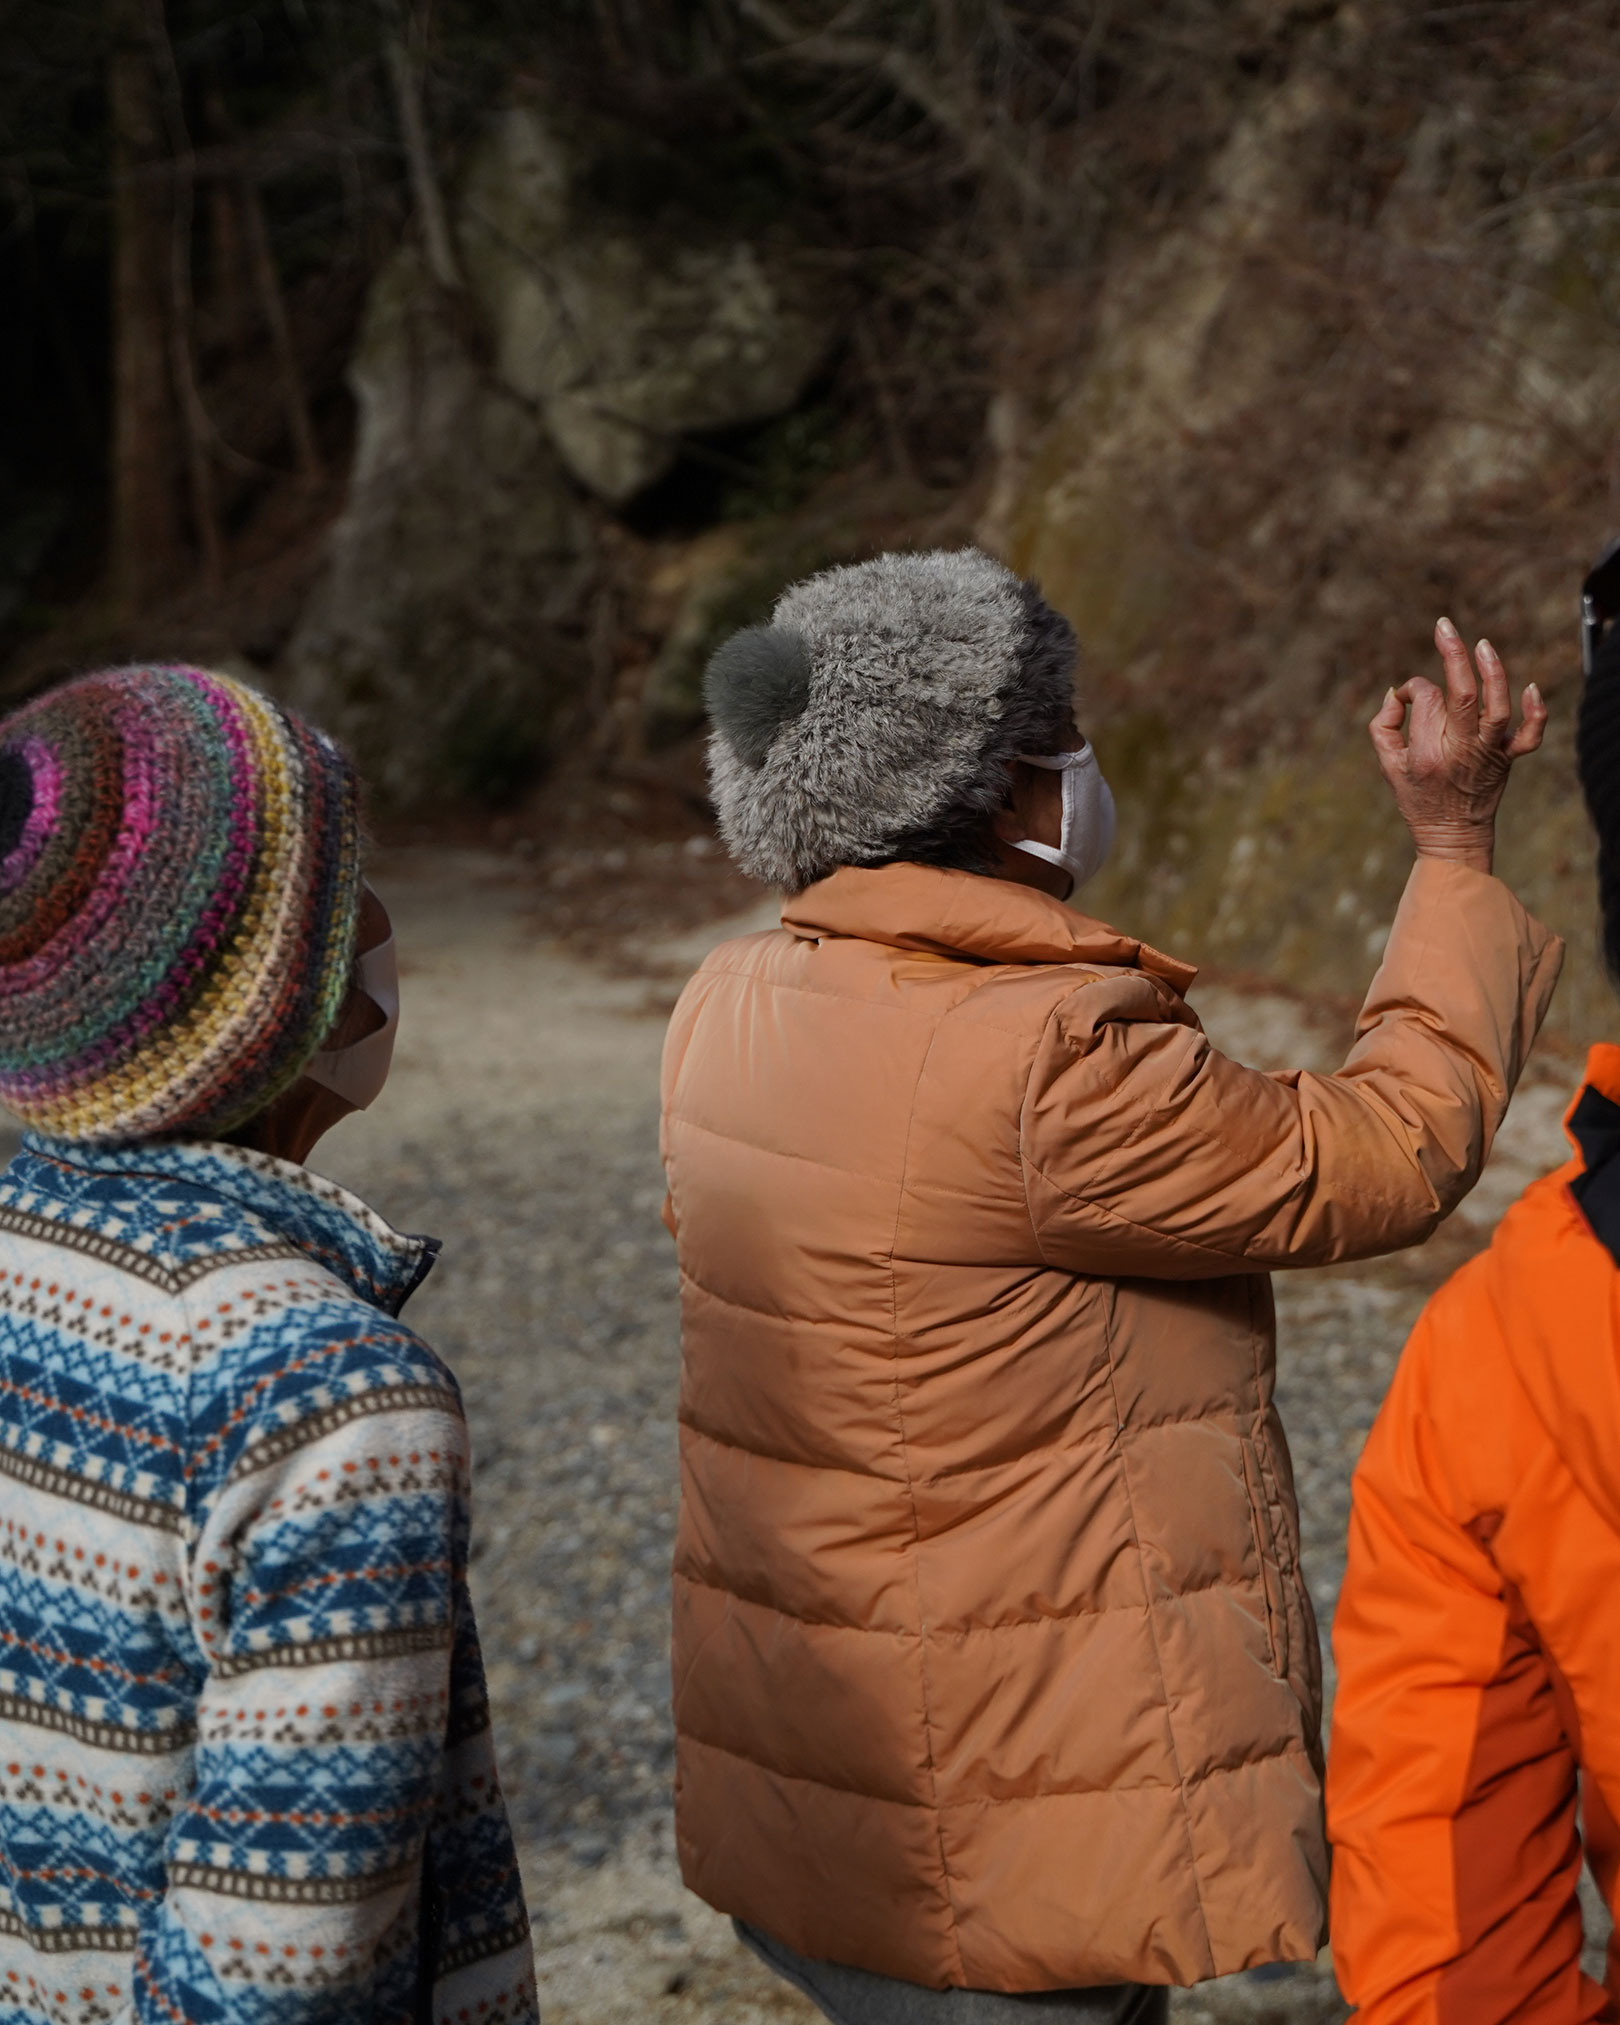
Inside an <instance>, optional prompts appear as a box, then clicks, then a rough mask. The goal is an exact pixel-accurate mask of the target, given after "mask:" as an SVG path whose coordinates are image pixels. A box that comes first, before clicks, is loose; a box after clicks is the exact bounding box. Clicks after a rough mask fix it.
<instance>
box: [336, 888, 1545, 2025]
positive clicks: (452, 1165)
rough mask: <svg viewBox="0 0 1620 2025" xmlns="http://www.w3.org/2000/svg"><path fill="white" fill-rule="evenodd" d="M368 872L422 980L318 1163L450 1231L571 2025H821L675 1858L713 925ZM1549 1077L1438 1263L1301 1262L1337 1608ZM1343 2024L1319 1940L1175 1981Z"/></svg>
mask: <svg viewBox="0 0 1620 2025" xmlns="http://www.w3.org/2000/svg"><path fill="white" fill-rule="evenodd" d="M376 878H377V884H378V886H379V888H380V889H381V890H382V892H383V893H384V895H385V897H386V898H387V899H388V901H389V904H390V906H391V908H392V909H393V911H394V914H395V919H396V924H397V928H398V934H399V942H400V949H401V965H402V971H403V976H404V993H405V1011H404V1021H403V1026H402V1033H401V1042H400V1049H399V1055H398V1059H397V1067H396V1072H395V1079H394V1081H393V1083H392V1084H391V1086H390V1089H389V1092H388V1095H387V1097H386V1098H385V1099H384V1100H383V1102H382V1103H381V1104H379V1106H378V1107H377V1109H376V1111H375V1112H374V1113H372V1114H370V1115H368V1116H366V1117H364V1118H361V1119H357V1120H354V1121H352V1122H351V1123H350V1124H347V1125H345V1126H344V1127H343V1128H342V1129H341V1130H340V1131H339V1132H337V1133H335V1134H334V1135H333V1137H332V1138H331V1139H330V1140H329V1141H328V1142H327V1143H326V1145H325V1146H324V1147H323V1148H322V1149H321V1154H320V1155H319V1156H318V1158H319V1161H320V1163H321V1164H322V1165H323V1166H325V1167H326V1169H327V1170H328V1171H329V1172H330V1173H332V1174H334V1175H335V1176H337V1177H338V1178H339V1179H341V1180H343V1181H345V1182H347V1183H349V1184H350V1185H351V1186H354V1187H356V1188H358V1189H359V1190H360V1191H361V1192H362V1193H364V1194H365V1195H366V1196H367V1197H368V1198H369V1199H370V1200H371V1201H372V1202H374V1203H375V1204H376V1206H377V1207H378V1208H379V1209H380V1210H381V1211H382V1212H383V1213H384V1214H385V1215H387V1216H389V1217H390V1218H391V1219H392V1220H393V1221H395V1222H396V1223H399V1224H401V1225H403V1226H405V1227H407V1228H412V1229H422V1230H430V1231H432V1232H434V1233H435V1234H436V1235H438V1236H440V1237H442V1238H443V1239H444V1240H445V1254H444V1260H443V1263H442V1264H441V1266H440V1268H439V1269H438V1271H437V1272H436V1273H435V1274H434V1277H433V1278H432V1280H430V1281H429V1283H428V1284H427V1286H426V1287H425V1288H424V1289H423V1291H422V1293H421V1294H420V1295H419V1296H418V1297H417V1300H416V1302H415V1303H414V1304H413V1307H412V1310H411V1315H412V1319H413V1321H414V1322H415V1323H416V1325H417V1327H418V1328H420V1329H421V1330H422V1331H423V1333H424V1334H425V1335H427V1336H428V1337H429V1338H430V1340H432V1341H433V1342H434V1343H435V1344H436V1346H437V1347H438V1348H439V1349H440V1350H441V1351H442V1352H443V1353H444V1355H445V1356H446V1357H447V1358H448V1359H449V1361H450V1362H451V1364H452V1365H453V1366H454V1367H455V1369H456V1371H457V1372H458V1374H459V1376H460V1378H461V1381H462V1385H463V1388H464V1390H465V1393H466V1398H467V1406H468V1413H469V1418H470V1420H471V1424H472V1431H473V1442H474V1453H475V1456H476V1462H477V1508H476V1542H477V1544H476V1548H475V1560H474V1568H473V1587H474V1592H475V1596H476V1600H477V1607H478V1612H479V1619H480V1623H481V1626H482V1630H483V1636H484V1645H485V1651H486V1655H487V1657H488V1661H489V1670H490V1685H491V1691H492V1694H493V1698H494V1703H495V1711H496V1721H497V1734H498V1737H499V1740H500V1748H501V1763H502V1774H503V1779H504V1783H505V1786H506V1789H507V1793H508V1797H509V1800H510V1804H511V1807H512V1811H513V1816H514V1820H515V1824H516V1827H517V1831H518V1836H519V1840H520V1843H521V1845H522V1848H523V1855H524V1874H525V1878H526V1881H527V1883H528V1887H529V1893H530V1902H531V1905H532V1907H533V1911H534V1915H535V1928H536V1951H537V1961H538V1965H539V1970H540V1976H541V1986H542V1993H543V1997H544V2002H545V2010H546V2017H547V2020H548V2025H665V2021H667V2025H676V2021H693V2020H698V2019H703V2020H710V2021H714V2025H752V2021H756V2020H767V2019H772V2020H774V2019H800V2020H804V2019H811V2018H814V2017H816V2016H818V2015H819V2014H817V2013H815V2012H814V2011H813V2010H812V2009H811V2007H810V2006H809V2005H808V2004H807V2003H806V2002H805V2001H804V2000H803V1999H802V1998H800V1997H798V1996H797V1995H795V1994H794V1993H793V1992H791V1991H788V1990H786V1989H785V1988H783V1987H781V1986H779V1985H777V1984H776V1983H775V1982H774V1981H773V1979H772V1978H771V1977H770V1976H769V1975H768V1974H767V1972H766V1971H764V1970H763V1969H762V1968H760V1967H759V1966H758V1965H757V1964H755V1963H754V1961H753V1960H752V1958H751V1957H748V1956H746V1955H745V1954H743V1953H742V1951H741V1950H740V1949H738V1948H737V1947H736V1945H735V1943H734V1942H733V1940H732V1938H731V1935H730V1931H729V1928H728V1927H727V1926H726V1924H725V1923H724V1922H722V1921H720V1920H719V1919H717V1918H716V1917H715V1915H714V1914H712V1913H710V1912H709V1911H708V1909H707V1908H706V1907H704V1906H702V1905H700V1904H699V1903H698V1902H697V1901H696V1900H695V1899H693V1898H692V1897H691V1896H690V1895H689V1894H687V1893H686V1892H684V1891H683V1889H682V1888H681V1886H680V1883H679V1880H678V1878H677V1876H676V1874H675V1869H674V1863H673V1857H672V1853H671V1837H670V1826H669V1813H668V1786H669V1777H670V1767H671V1759H672V1749H671V1739H670V1726H669V1717H668V1712H667V1660H666V1634H667V1577H668V1562H669V1553H670V1543H671V1536H672V1529H673V1520H674V1499H675V1439H674V1420H673V1414H674V1400H675V1388H676V1379H677V1365H678V1354H679V1353H678V1339H677V1329H676V1317H675V1305H674V1301H675V1271H674V1258H673V1247H672V1246H671V1244H670V1242H669V1240H668V1238H667V1236H666V1235H665V1233H664V1230H663V1228H662V1226H661V1224H660V1223H659V1221H658V1208H659V1204H660V1202H661V1200H662V1193H663V1187H662V1180H661V1177H660V1172H659V1165H658V1157H657V1071H658V1053H659V1043H660V1039H661V1033H662V1017H663V1013H664V1011H665V1010H666V1009H667V1006H668V1004H669V1002H670V1000H671V998H672V997H673V993H674V991H675V989H677V988H678V984H679V980H680V978H681V976H682V975H683V974H684V972H685V971H686V970H687V969H689V968H690V967H691V965H692V964H693V963H695V962H696V961H697V960H698V958H699V957H700V956H701V954H702V951H703V949H704V948H705V947H706V946H707V944H708V943H709V942H710V941H712V940H714V939H717V938H718V935H719V934H720V933H721V932H722V930H721V929H719V928H716V929H715V930H714V931H712V932H709V933H702V932H700V933H697V934H688V935H687V936H685V937H683V938H682V939H680V940H678V941H672V942H670V943H669V944H667V945H665V947H664V948H663V950H662V951H661V952H655V953H654V957H653V959H652V961H651V962H650V963H644V964H643V966H642V970H643V974H641V975H636V974H634V973H633V972H631V971H630V970H629V967H628V966H627V965H625V964H622V963H621V964H618V965H616V966H609V965H592V964H588V963H586V962H584V961H582V960H581V959H579V958H578V957H575V956H571V955H569V954H567V953H565V952H564V951H562V950H560V949H559V948H558V947H557V946H556V945H554V944H548V943H546V942H544V941H542V940H540V939H539V938H538V937H537V936H536V934H535V933H534V928H533V924H532V921H530V920H529V919H527V918H526V914H525V907H526V888H525V885H524V884H523V883H522V881H521V879H518V878H514V877H513V876H512V874H511V872H510V870H509V868H508V867H507V866H506V865H505V864H504V863H503V861H501V860H499V859H496V858H493V857H487V856H482V855H475V854H473V853H452V852H445V851H433V852H430V851H426V850H422V851H413V852H402V853H399V854H397V855H395V856H394V857H392V858H389V859H387V860H385V861H384V862H383V863H382V864H381V865H380V866H379V867H378V870H377V874H376ZM1195 1002H1196V1003H1197V1004H1198V1005H1199V1008H1200V1010H1201V1011H1202V1013H1203V1014H1204V1017H1205V1019H1206V1023H1207V1024H1208V1025H1209V1027H1210V1029H1211V1031H1212V1033H1213V1034H1214V1035H1215V1036H1216V1037H1217V1039H1218V1040H1219V1042H1220V1043H1221V1044H1222V1045H1223V1046H1225V1047H1227V1048H1228V1049H1229V1050H1230V1051H1231V1052H1234V1053H1236V1054H1239V1055H1240V1056H1242V1057H1244V1058H1245V1059H1247V1060H1250V1061H1253V1062H1256V1063H1257V1064H1259V1065H1260V1066H1265V1067H1273V1066H1285V1065H1286V1066H1307V1067H1310V1066H1331V1065H1332V1063H1333V1062H1334V1061H1336V1060H1337V1059H1338V1058H1339V1051H1340V1050H1341V1049H1342V1044H1343V1035H1342V1032H1340V1031H1339V1030H1338V1028H1337V1027H1336V1025H1335V1022H1334V1021H1333V1020H1332V1019H1327V1020H1323V1019H1322V1018H1320V1017H1318V1016H1315V1015H1313V1013H1312V1011H1311V1009H1310V1008H1308V1007H1302V1006H1301V1005H1299V1004H1297V1003H1296V1002H1294V1001H1292V1000H1290V999H1287V998H1283V997H1281V996H1278V995H1273V994H1254V993H1246V992H1241V991H1237V990H1233V989H1217V988H1205V989H1203V990H1201V991H1199V992H1198V993H1197V994H1195ZM1542 1073H1543V1075H1544V1077H1545V1080H1541V1079H1539V1078H1538V1079H1537V1080H1535V1081H1533V1082H1531V1083H1530V1084H1528V1085H1527V1087H1526V1088H1525V1090H1524V1091H1523V1092H1522V1093H1521V1096H1520V1098H1519V1099H1518V1100H1516V1102H1515V1106H1514V1111H1513V1114H1512V1116H1511V1117H1510V1120H1509V1125H1508V1128H1507V1129H1506V1131H1505V1132H1504V1135H1503V1142H1502V1146H1501V1149H1500V1152H1499V1155H1498V1158H1497V1159H1496V1161H1495V1162H1494V1163H1493V1168H1492V1171H1491V1172H1490V1173H1489V1174H1488V1175H1487V1177H1486V1180H1485V1181H1484V1182H1483V1183H1482V1184H1481V1188H1480V1191H1479V1192H1478V1193H1477V1195H1476V1197H1475V1198H1474V1204H1473V1220H1472V1221H1464V1218H1463V1217H1461V1216H1460V1217H1459V1218H1457V1219H1454V1220H1453V1225H1452V1226H1451V1227H1448V1230H1447V1231H1445V1232H1442V1233H1441V1234H1440V1236H1439V1237H1438V1238H1437V1239H1436V1240H1435V1243H1434V1244H1433V1245H1432V1246H1430V1247H1428V1248H1426V1250H1425V1253H1424V1254H1420V1255H1417V1256H1416V1257H1415V1258H1410V1259H1407V1260H1403V1261H1397V1262H1394V1263H1393V1264H1386V1265H1384V1266H1381V1267H1379V1268H1376V1269H1372V1270H1369V1271H1361V1272H1349V1271H1337V1272H1331V1273H1310V1274H1300V1275H1297V1276H1293V1277H1291V1278H1289V1279H1286V1280H1283V1281H1281V1282H1279V1286H1278V1306H1279V1314H1280V1322H1281V1344H1282V1348H1281V1358H1280V1381H1279V1390H1280V1394H1281V1400H1282V1407H1283V1416H1284V1420H1285V1422H1286V1424H1287V1426H1288V1429H1289V1432H1290V1435H1291V1438H1292V1443H1293V1449H1294V1456H1295V1463H1296V1469H1297V1472H1298V1478H1299V1486H1300V1492H1301V1501H1302V1507H1303V1521H1304V1535H1305V1564H1306V1571H1307V1575H1308V1578H1309V1580H1310V1583H1311V1587H1312V1590H1313V1593H1314V1595H1315V1597H1316V1601H1317V1607H1318V1610H1319V1612H1320V1614H1321V1616H1322V1620H1323V1622H1324V1624H1326V1623H1327V1622H1328V1620H1329V1618H1330V1615H1331V1609H1332V1603H1333V1599H1334V1597H1335V1596H1336V1594H1337V1591H1338V1583H1339V1578H1340V1573H1341V1571H1342V1565H1343V1556H1342V1540H1343V1532H1344V1524H1345V1516H1346V1511H1347V1505H1348V1479H1349V1472H1350V1469H1351V1467H1352V1466H1353V1463H1354V1460H1355V1457H1356V1454H1357V1452H1358V1451H1359V1448H1360V1445H1361V1442H1362V1440H1363V1439H1364V1437H1365V1433H1366V1430H1367V1428H1368V1426H1369V1425H1370V1424H1371V1421H1372V1417H1373V1414H1374V1413H1375V1412H1376V1410H1377V1405H1378V1401H1379V1399H1380V1397H1381V1396H1382V1393H1383V1389H1384V1387H1385V1385H1386V1384H1387V1383H1388V1379H1389V1375H1390V1373H1391V1371H1392V1370H1393V1367H1394V1361H1395V1357H1396V1354H1397V1352H1398V1350H1399V1346H1400V1343H1401V1340H1402V1338H1403V1336H1404V1334H1405V1332H1406V1329H1407V1328H1408V1327H1409V1325H1410V1323H1411V1320H1412V1318H1413V1317H1414V1315H1415V1314H1416V1312H1417V1309H1418V1308H1419V1306H1420V1305H1421V1303H1422V1300H1423V1298H1424V1296H1425V1294H1426V1292H1427V1291H1428V1289H1429V1288H1430V1287H1431V1286H1432V1285H1433V1284H1435V1283H1436V1281H1437V1280H1438V1279H1439V1278H1440V1277H1441V1276H1442V1275H1443V1273H1444V1271H1446V1270H1449V1268H1450V1266H1451V1264H1453V1263H1454V1262H1455V1261H1456V1259H1458V1258H1459V1257H1461V1256H1465V1255H1466V1253H1467V1252H1468V1251H1470V1250H1472V1249H1473V1248H1475V1246H1476V1245H1477V1244H1478V1243H1479V1241H1480V1239H1481V1236H1482V1234H1483V1231H1484V1230H1485V1229H1488V1227H1489V1223H1490V1222H1491V1221H1492V1220H1493V1219H1494V1216H1495V1215H1496V1214H1498V1213H1499V1212H1500V1209H1501V1207H1503V1206H1505V1203H1506V1202H1507V1201H1509V1200H1511V1199H1512V1196H1513V1195H1514V1194H1516V1193H1517V1191H1518V1189H1519V1188H1520V1187H1521V1186H1522V1185H1523V1183H1524V1181H1525V1180H1526V1179H1527V1178H1528V1177H1529V1176H1530V1175H1531V1174H1533V1173H1535V1172H1538V1171H1540V1170H1541V1169H1542V1168H1543V1167H1545V1166H1546V1165H1548V1164H1550V1163H1551V1162H1552V1161H1553V1160H1556V1159H1557V1158H1559V1157H1560V1154H1561V1142H1560V1140H1559V1138H1558V1134H1557V1120H1558V1116H1559V1114H1560V1112H1561V1109H1562V1105H1563V1101H1564V1092H1565V1090H1566V1089H1567V1087H1568V1085H1569V1083H1570V1082H1571V1080H1572V1078H1573V1070H1572V1068H1571V1066H1570V1065H1569V1064H1568V1063H1554V1064H1552V1065H1551V1066H1550V1068H1548V1069H1547V1070H1546V1071H1544V1072H1542ZM1345 2015H1346V2013H1345V2010H1344V2007H1343V2005H1342V2004H1341V2003H1340V2001H1339V1999H1338V1996H1337V1993H1336V1991H1335V1989H1334V1987H1333V1984H1332V1980H1331V1972H1330V1971H1329V1969H1328V1967H1327V1965H1326V1961H1325V1959H1324V1962H1323V1963H1322V1965H1320V1967H1319V1969H1318V1971H1316V1972H1314V1973H1313V1972H1311V1971H1308V1970H1304V1971H1295V1972H1292V1973H1290V1972H1286V1971H1284V1972H1281V1973H1276V1972H1273V1973H1269V1974H1268V1973H1265V1972H1262V1974H1261V1975H1259V1976H1251V1977H1245V1978H1234V1979H1231V1980H1230V1981H1229V1982H1226V1983H1222V1984H1218V1985H1208V1986H1206V1987H1205V1988H1203V1989H1201V1990H1197V1991H1192V1992H1186V1993H1181V1994H1178V1996H1177V1997H1176V1999H1175V2000H1174V2016H1175V2018H1176V2019H1177V2021H1178V2025H1192V2021H1211V2025H1214V2021H1217V2020H1229V2019H1251V2020H1272V2021H1278V2025H1281V2021H1288V2025H1300V2021H1307V2020H1312V2021H1314V2020H1328V2019H1341V2018H1343V2017H1344V2016H1345Z"/></svg>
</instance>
